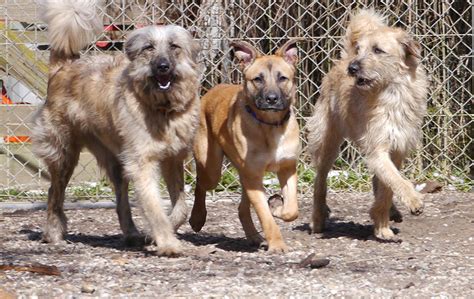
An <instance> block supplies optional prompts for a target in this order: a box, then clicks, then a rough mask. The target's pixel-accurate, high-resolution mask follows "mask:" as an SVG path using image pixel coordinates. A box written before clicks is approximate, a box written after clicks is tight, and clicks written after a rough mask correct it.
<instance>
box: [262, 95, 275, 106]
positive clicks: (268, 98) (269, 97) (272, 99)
mask: <svg viewBox="0 0 474 299" xmlns="http://www.w3.org/2000/svg"><path fill="white" fill-rule="evenodd" d="M265 100H266V101H267V103H268V104H270V105H275V104H276V102H277V101H278V95H276V94H274V93H270V94H267V96H266V97H265Z"/></svg>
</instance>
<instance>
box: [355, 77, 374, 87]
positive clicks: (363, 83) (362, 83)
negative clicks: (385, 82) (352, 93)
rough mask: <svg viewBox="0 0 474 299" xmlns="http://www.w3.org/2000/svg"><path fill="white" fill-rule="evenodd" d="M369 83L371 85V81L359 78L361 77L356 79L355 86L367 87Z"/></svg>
mask: <svg viewBox="0 0 474 299" xmlns="http://www.w3.org/2000/svg"><path fill="white" fill-rule="evenodd" d="M370 83H372V80H370V79H367V78H361V77H358V78H356V84H357V86H369V85H370Z"/></svg>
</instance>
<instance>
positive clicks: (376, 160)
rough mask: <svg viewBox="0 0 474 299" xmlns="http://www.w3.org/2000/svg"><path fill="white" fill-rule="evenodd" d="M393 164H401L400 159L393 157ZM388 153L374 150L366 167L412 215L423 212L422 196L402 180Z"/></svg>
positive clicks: (410, 184)
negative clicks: (397, 197) (390, 190)
mask: <svg viewBox="0 0 474 299" xmlns="http://www.w3.org/2000/svg"><path fill="white" fill-rule="evenodd" d="M393 159H394V162H395V163H397V164H401V161H398V160H401V157H398V156H394V157H393ZM394 162H392V160H391V158H390V155H389V153H388V151H381V150H375V151H373V152H371V153H369V155H368V156H367V165H368V166H369V168H370V169H372V170H373V171H374V173H375V175H376V176H377V178H378V179H379V180H380V181H382V182H383V184H385V185H387V186H388V187H389V188H390V189H392V191H393V192H394V193H395V194H396V195H398V196H400V197H401V200H402V202H403V203H404V204H405V205H406V206H407V207H408V208H409V209H410V212H411V213H412V214H413V215H419V214H421V213H422V212H423V201H422V199H423V195H422V194H420V193H418V192H416V190H415V188H414V187H413V185H412V183H410V182H409V181H408V180H406V179H404V178H403V177H402V176H401V174H400V172H399V171H398V169H397V167H396V166H395V164H394Z"/></svg>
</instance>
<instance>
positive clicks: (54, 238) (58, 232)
mask: <svg viewBox="0 0 474 299" xmlns="http://www.w3.org/2000/svg"><path fill="white" fill-rule="evenodd" d="M41 242H43V243H50V244H53V245H65V244H66V241H64V233H63V231H62V229H57V228H54V227H51V226H48V227H47V228H46V229H45V230H44V232H43V235H42V236H41Z"/></svg>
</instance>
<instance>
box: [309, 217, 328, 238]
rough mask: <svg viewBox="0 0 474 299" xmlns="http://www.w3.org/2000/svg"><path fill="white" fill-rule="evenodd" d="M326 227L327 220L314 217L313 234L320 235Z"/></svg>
mask: <svg viewBox="0 0 474 299" xmlns="http://www.w3.org/2000/svg"><path fill="white" fill-rule="evenodd" d="M325 227H326V218H320V217H313V223H312V224H311V233H312V234H320V233H322V232H323V231H324V228H325Z"/></svg>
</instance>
